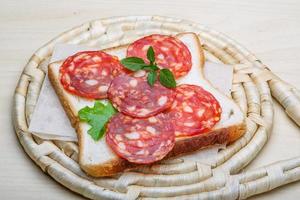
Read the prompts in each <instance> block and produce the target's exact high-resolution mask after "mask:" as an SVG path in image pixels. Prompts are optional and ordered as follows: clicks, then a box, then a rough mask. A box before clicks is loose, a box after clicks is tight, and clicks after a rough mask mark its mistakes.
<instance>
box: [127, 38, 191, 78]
mask: <svg viewBox="0 0 300 200" xmlns="http://www.w3.org/2000/svg"><path fill="white" fill-rule="evenodd" d="M150 46H152V47H153V49H154V52H155V60H156V64H157V65H158V66H159V67H162V68H168V69H169V70H170V71H171V72H173V74H174V75H175V78H179V77H182V76H184V75H186V74H187V73H188V72H189V71H190V69H191V67H192V57H191V53H190V51H189V49H188V48H187V46H186V45H185V44H184V43H183V42H181V41H180V40H179V39H177V38H175V37H171V36H167V35H159V34H153V35H149V36H146V37H143V38H141V39H139V40H136V41H135V42H133V43H132V44H131V45H129V47H128V49H127V57H139V58H142V59H143V60H144V61H145V62H146V63H149V61H148V60H147V51H148V48H149V47H150Z"/></svg>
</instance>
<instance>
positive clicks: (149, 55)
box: [147, 46, 155, 64]
mask: <svg viewBox="0 0 300 200" xmlns="http://www.w3.org/2000/svg"><path fill="white" fill-rule="evenodd" d="M147 58H148V60H149V61H150V63H151V64H152V63H154V61H155V54H154V50H153V47H152V46H150V47H149V48H148V51H147Z"/></svg>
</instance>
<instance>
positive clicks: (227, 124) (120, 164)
mask: <svg viewBox="0 0 300 200" xmlns="http://www.w3.org/2000/svg"><path fill="white" fill-rule="evenodd" d="M176 37H178V38H179V39H180V40H181V41H182V42H184V43H185V44H186V45H187V47H188V48H189V49H190V51H191V53H192V62H193V66H192V70H191V72H189V74H188V75H187V76H185V77H183V78H181V79H179V80H177V82H178V84H184V83H188V84H195V85H200V86H201V87H203V88H204V89H206V90H208V91H209V92H211V93H212V94H213V95H214V96H215V98H216V99H217V100H218V101H219V103H220V105H221V108H222V115H221V120H220V121H219V122H218V123H217V124H216V125H215V127H214V128H213V130H211V131H210V132H207V133H204V134H200V135H196V136H193V137H183V138H177V139H176V142H175V146H174V148H173V150H172V151H171V152H169V154H168V155H167V156H166V158H171V157H175V156H179V155H181V154H186V153H191V152H193V151H196V150H199V149H202V148H206V147H209V146H212V145H216V144H228V143H231V142H234V141H235V140H237V139H238V138H240V137H241V136H242V135H243V134H244V133H245V130H246V123H245V118H244V114H243V113H242V111H241V110H240V108H239V107H238V106H237V105H236V104H235V103H234V102H233V101H232V100H231V99H230V98H228V97H227V96H226V95H224V94H222V93H221V92H219V91H218V90H217V89H215V88H214V87H213V86H212V85H211V84H210V83H209V82H208V81H207V80H206V79H205V77H204V76H203V65H204V61H205V58H204V52H203V50H202V48H201V43H200V40H199V38H198V36H197V35H196V34H194V33H182V34H179V35H177V36H176ZM104 51H105V52H107V53H110V54H112V55H116V56H118V57H119V58H120V59H121V58H123V57H125V54H126V46H121V47H114V48H111V49H107V50H104ZM62 62H63V61H60V62H54V63H51V64H49V67H48V76H49V79H50V82H51V83H52V86H53V88H54V89H55V92H56V94H57V96H58V97H59V99H60V102H61V104H62V105H63V107H64V109H65V112H66V113H67V115H68V117H69V119H70V121H71V124H72V126H73V127H74V128H75V129H76V132H77V136H78V144H79V164H80V166H81V168H82V169H83V170H84V171H85V172H86V173H87V174H89V175H91V176H94V177H103V176H112V175H115V174H117V173H119V172H123V171H125V170H128V169H131V168H135V167H138V166H139V165H137V164H133V163H130V162H128V161H127V160H125V159H122V158H120V157H118V156H117V155H116V154H115V153H114V152H113V151H112V150H111V149H110V147H109V146H108V145H107V144H106V142H105V138H102V139H100V140H99V141H97V142H95V141H94V140H93V139H92V138H91V137H90V135H88V133H87V130H88V129H89V125H88V124H86V123H85V122H80V121H79V118H78V111H79V110H80V109H81V108H83V107H84V106H92V105H93V104H94V101H93V100H89V99H84V98H81V97H77V96H74V95H72V94H70V93H68V92H67V91H66V90H64V88H63V86H62V85H61V83H60V75H59V68H60V66H61V64H62Z"/></svg>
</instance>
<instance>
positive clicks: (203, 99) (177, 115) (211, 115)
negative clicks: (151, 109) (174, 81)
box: [167, 84, 222, 137]
mask: <svg viewBox="0 0 300 200" xmlns="http://www.w3.org/2000/svg"><path fill="white" fill-rule="evenodd" d="M221 112H222V110H221V107H220V104H219V102H218V101H217V100H216V99H215V97H214V96H213V95H212V94H211V93H209V92H208V91H206V90H204V89H203V88H202V87H200V86H196V85H186V84H184V85H180V86H178V87H177V88H176V96H175V100H174V102H173V104H172V107H171V109H170V110H168V112H167V115H168V116H169V118H170V119H171V120H173V121H175V122H176V123H175V126H174V128H175V135H176V137H185V136H192V135H198V134H201V133H204V132H207V131H209V130H210V129H211V128H212V127H213V126H214V125H215V124H216V123H217V122H218V121H219V120H220V116H221Z"/></svg>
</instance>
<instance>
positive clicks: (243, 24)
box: [0, 0, 300, 200]
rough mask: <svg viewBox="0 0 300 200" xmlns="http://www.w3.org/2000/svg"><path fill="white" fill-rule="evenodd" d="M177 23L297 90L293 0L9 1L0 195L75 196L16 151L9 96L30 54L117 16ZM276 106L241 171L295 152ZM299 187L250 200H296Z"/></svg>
mask: <svg viewBox="0 0 300 200" xmlns="http://www.w3.org/2000/svg"><path fill="white" fill-rule="evenodd" d="M133 14H135V15H153V14H156V15H165V16H173V17H178V18H185V19H189V20H193V21H196V22H199V23H201V24H204V25H208V26H210V27H212V28H214V29H217V30H219V31H221V32H224V33H226V34H228V35H230V36H231V37H233V38H235V39H236V40H237V41H239V42H240V43H242V44H243V45H245V46H246V47H248V48H249V49H250V50H251V51H252V52H254V53H255V54H256V55H257V56H258V57H259V58H260V59H261V60H262V61H263V62H264V63H265V64H267V65H268V66H269V67H270V68H271V69H272V71H274V72H275V73H276V74H278V75H279V76H280V77H282V78H283V79H284V80H287V81H289V82H290V83H291V84H293V85H296V86H297V85H298V86H299V85H300V78H299V77H300V61H299V59H300V53H299V52H300V1H297V0H285V1H278V0H277V1H276V0H274V1H267V0H252V1H240V0H227V1H216V0H215V1H203V0H182V1H180V0H172V1H167V0H165V1H162V0H152V1H141V0H128V1H125V0H123V1H122V0H119V1H118V0H110V1H104V0H90V1H71V0H59V1H50V0H49V1H33V0H32V1H25V0H24V1H16V0H2V1H1V6H0V113H1V114H0V120H1V123H0V127H1V134H0V137H1V138H0V150H1V154H0V155H1V156H0V198H1V199H10V200H15V199H38V200H40V199H43V200H46V199H56V200H59V199H63V200H65V199H82V198H81V197H80V196H79V195H76V194H74V193H72V192H70V191H69V190H67V189H65V188H64V187H62V186H61V185H59V184H58V183H56V182H55V181H54V180H52V178H51V177H49V176H47V175H45V174H44V173H43V172H42V170H40V169H39V168H38V167H37V166H36V165H35V164H34V163H33V162H32V161H31V160H30V158H29V157H28V156H27V155H26V154H25V153H24V151H23V149H22V147H21V145H20V144H19V142H18V140H17V138H16V135H15V133H14V130H13V127H12V122H11V110H12V109H11V106H12V98H13V91H14V89H15V86H16V84H17V80H18V78H19V76H20V73H21V71H22V69H23V66H24V65H25V63H26V61H27V60H28V59H29V57H30V56H31V55H32V53H33V52H34V51H35V50H36V49H37V48H38V47H40V46H41V45H42V44H44V43H45V42H47V41H48V40H50V39H51V38H53V37H54V36H56V35H57V34H59V33H61V32H62V31H64V30H66V29H69V28H71V27H73V26H75V25H78V24H81V23H83V22H85V21H88V20H91V19H95V18H103V17H110V16H120V15H133ZM275 104H276V109H275V122H276V123H275V124H274V129H273V132H272V135H271V138H270V140H269V142H268V143H267V144H266V146H265V148H264V149H263V150H262V151H261V153H260V154H259V155H258V157H257V158H256V159H255V160H254V161H253V162H252V163H251V164H250V165H249V166H248V167H247V169H253V168H256V167H259V166H263V165H266V164H269V163H272V162H275V161H276V160H279V159H281V160H282V159H287V158H291V157H294V156H297V155H298V156H299V155H300V133H299V129H298V127H297V126H296V125H294V124H293V123H291V122H290V121H289V119H288V117H287V116H286V115H285V113H284V111H283V109H282V108H280V107H279V106H278V104H277V103H276V102H275ZM299 196H300V182H298V183H293V184H290V185H288V186H286V187H283V188H280V189H275V190H274V191H272V192H269V193H267V194H263V195H259V196H256V197H254V198H252V199H256V198H257V199H285V200H288V199H296V198H299Z"/></svg>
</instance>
